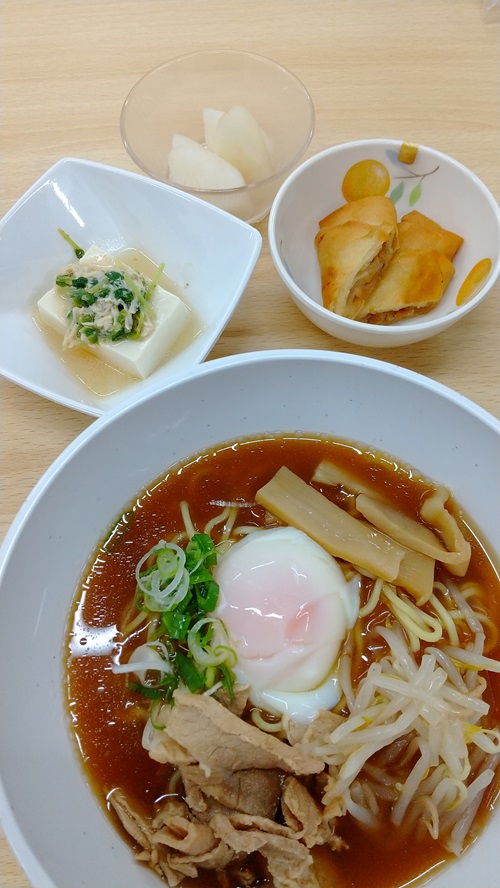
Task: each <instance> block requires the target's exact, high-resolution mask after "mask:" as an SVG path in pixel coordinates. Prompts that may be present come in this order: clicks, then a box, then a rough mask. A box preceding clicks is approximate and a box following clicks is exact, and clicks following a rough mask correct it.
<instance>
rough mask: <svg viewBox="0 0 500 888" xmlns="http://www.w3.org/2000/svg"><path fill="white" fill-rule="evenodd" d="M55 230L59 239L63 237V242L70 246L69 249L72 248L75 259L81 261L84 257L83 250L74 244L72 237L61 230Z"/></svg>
mask: <svg viewBox="0 0 500 888" xmlns="http://www.w3.org/2000/svg"><path fill="white" fill-rule="evenodd" d="M57 230H58V232H59V234H60V235H61V237H63V238H64V240H65V241H66V242H67V243H68V244H69V245H70V247H72V248H73V250H74V251H75V256H76V258H77V259H81V258H82V256H85V250H82V248H81V247H79V246H78V244H76V243H75V241H74V240H73V238H72V237H70V236H69V234H67V233H66V232H65V231H64V230H63V229H62V228H58V229H57Z"/></svg>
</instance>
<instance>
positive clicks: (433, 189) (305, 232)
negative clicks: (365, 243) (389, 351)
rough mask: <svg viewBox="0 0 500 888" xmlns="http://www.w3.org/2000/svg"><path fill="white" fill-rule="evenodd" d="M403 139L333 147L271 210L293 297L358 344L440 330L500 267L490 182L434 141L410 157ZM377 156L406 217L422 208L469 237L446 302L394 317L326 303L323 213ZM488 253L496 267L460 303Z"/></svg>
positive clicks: (272, 240) (478, 297)
mask: <svg viewBox="0 0 500 888" xmlns="http://www.w3.org/2000/svg"><path fill="white" fill-rule="evenodd" d="M401 145H402V143H401V142H400V141H397V140H394V139H371V140H362V141H358V142H348V143H345V144H342V145H336V146H335V147H332V148H327V149H326V150H325V151H322V152H320V153H319V154H316V155H314V156H313V157H311V158H309V159H308V160H306V161H305V162H304V163H302V164H301V165H300V166H299V167H297V168H296V169H295V170H294V171H293V172H292V173H291V175H290V176H289V177H288V178H287V179H286V180H285V182H284V183H283V185H282V186H281V188H280V190H279V191H278V193H277V195H276V198H275V200H274V202H273V206H272V208H271V213H270V216H269V244H270V249H271V255H272V258H273V262H274V265H275V267H276V270H277V272H278V274H279V276H280V277H281V279H282V281H283V282H284V284H285V286H286V287H287V289H288V290H289V292H290V296H291V298H292V300H293V301H294V302H295V304H296V305H297V307H298V308H299V309H300V310H301V311H302V312H303V314H304V315H305V316H306V317H307V318H308V319H309V320H310V321H311V322H312V323H313V324H315V325H316V326H317V327H319V328H320V330H324V332H325V333H329V334H330V336H336V337H337V338H338V339H343V340H345V341H346V342H351V343H353V344H354V345H362V346H368V347H370V346H371V347H373V348H380V347H390V346H402V345H409V344H411V343H413V342H419V341H420V340H422V339H427V338H428V337H429V336H435V335H436V334H437V333H440V332H442V331H443V330H446V329H447V328H448V327H450V326H451V325H452V324H455V323H456V322H457V321H459V320H461V319H462V318H464V317H465V316H466V315H467V314H468V313H469V312H471V311H472V310H473V309H474V308H476V306H477V305H479V303H480V302H482V301H483V299H484V298H485V297H486V296H487V294H488V293H489V291H490V290H491V288H492V287H493V284H494V283H495V281H496V279H497V277H498V275H499V273H500V210H499V208H498V204H497V202H496V201H495V199H494V197H493V196H492V194H491V193H490V192H489V191H488V189H487V188H486V186H485V185H484V184H483V182H481V180H480V179H478V177H477V176H476V175H475V174H474V173H472V172H471V171H470V170H469V169H467V167H465V166H463V164H461V163H459V162H458V161H456V160H454V159H453V158H451V157H449V156H447V155H446V154H442V153H441V152H440V151H436V150H435V149H433V148H427V147H424V146H420V147H419V148H418V153H417V156H416V159H415V161H414V162H413V163H411V164H406V163H402V162H401V161H399V160H398V154H399V150H400V148H401ZM371 160H374V161H377V162H378V163H381V164H383V165H384V166H385V168H386V171H387V173H388V175H389V177H390V182H388V183H387V191H386V192H385V193H386V196H388V197H390V198H391V199H392V201H393V203H394V204H395V207H396V210H397V216H398V220H400V219H401V217H402V216H403V215H405V214H406V213H408V212H410V211H411V210H418V211H419V212H420V213H422V214H424V215H426V216H429V217H430V218H431V219H433V220H434V221H435V222H437V223H438V224H439V225H441V226H442V227H443V228H446V229H448V230H450V231H453V232H455V233H457V234H459V235H461V236H462V237H463V238H464V243H463V244H462V246H461V247H460V249H459V251H458V253H457V254H456V256H455V258H454V260H453V264H454V266H455V275H454V277H453V278H452V280H451V282H450V283H449V285H448V287H447V288H446V291H445V293H444V295H443V297H442V299H441V301H440V302H439V303H438V305H437V306H435V307H434V308H433V309H432V311H430V312H428V313H427V314H421V315H416V316H415V317H412V318H407V319H405V320H401V321H398V322H397V323H395V324H392V325H377V324H369V323H363V322H362V321H355V320H350V319H349V318H344V317H341V316H340V315H338V314H334V313H333V312H332V311H329V310H328V309H327V308H324V306H323V302H322V296H321V279H320V269H319V263H318V257H317V253H316V247H315V243H314V237H315V234H316V232H317V231H318V224H319V220H320V219H323V218H324V217H325V216H327V215H328V214H329V213H331V212H332V210H335V209H337V207H340V206H341V205H342V204H344V203H345V202H346V199H345V197H344V196H343V193H342V182H343V179H344V176H345V175H346V173H347V172H348V170H350V169H351V167H353V166H354V164H357V163H359V162H361V161H365V162H366V161H371ZM378 193H380V192H378ZM483 260H486V261H487V260H489V261H490V262H491V265H490V268H489V270H488V271H487V273H486V275H485V276H484V278H483V279H482V280H481V281H480V283H479V285H478V286H477V287H476V289H475V290H474V291H473V292H472V293H471V294H470V296H469V298H467V299H464V301H463V302H461V304H457V297H458V294H459V291H460V288H461V287H462V284H464V281H465V279H466V278H467V276H468V275H469V273H470V272H471V271H472V269H474V268H475V267H477V265H478V263H480V262H481V261H483ZM460 298H461V297H460Z"/></svg>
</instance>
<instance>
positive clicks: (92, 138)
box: [0, 0, 500, 888]
mask: <svg viewBox="0 0 500 888" xmlns="http://www.w3.org/2000/svg"><path fill="white" fill-rule="evenodd" d="M486 6H487V3H486V0H459V2H457V0H379V2H375V0H272V2H269V0H246V2H245V0H211V2H208V0H180V2H177V0H107V2H103V0H96V2H93V0H87V2H84V0H82V2H74V0H59V2H56V0H45V2H42V0H39V2H29V0H3V3H2V4H1V6H0V17H1V22H0V24H1V35H2V37H1V39H2V43H3V47H2V53H1V65H2V68H1V85H2V100H1V112H2V142H1V146H2V147H1V151H2V183H1V184H2V191H1V207H0V211H1V213H2V215H3V213H5V212H6V211H7V210H8V209H9V208H10V207H11V206H12V204H13V203H14V202H15V201H16V200H17V199H18V198H19V197H20V196H21V195H22V194H23V193H24V191H25V190H26V189H27V188H28V187H29V186H30V185H31V184H32V183H33V182H34V181H35V180H36V179H37V178H38V177H39V176H40V175H41V174H42V173H43V172H44V171H45V170H46V169H48V168H49V167H50V166H51V165H52V164H53V163H54V162H55V161H57V160H58V159H60V158H61V157H66V156H73V157H81V158H85V159H89V160H94V161H102V162H103V163H107V164H112V165H115V166H117V167H121V168H123V169H128V170H135V167H134V164H133V162H132V161H131V160H130V159H129V157H128V155H127V153H126V151H125V149H124V148H123V146H122V143H121V140H120V133H119V115H120V109H121V106H122V103H123V101H124V99H125V97H126V95H127V94H128V92H129V90H130V89H131V87H132V86H133V84H134V83H135V82H136V80H138V78H139V77H141V76H142V74H144V73H145V72H146V71H147V70H149V69H150V68H152V67H154V66H156V65H158V64H160V63H161V62H163V61H165V60H167V59H169V58H172V57H174V56H176V55H180V54H182V53H185V52H190V51H192V50H197V49H203V48H225V47H231V48H239V49H243V50H248V51H251V52H256V53H259V54H261V55H265V56H269V57H271V58H274V59H276V60H277V61H279V62H281V63H282V64H283V65H285V66H286V67H288V68H290V69H291V70H292V71H294V72H295V73H296V74H297V75H298V76H299V77H300V78H301V79H302V80H303V82H304V83H305V84H306V86H307V87H308V89H309V91H310V93H311V95H312V98H313V100H314V104H315V108H316V115H317V122H316V131H315V134H314V137H313V140H312V143H311V145H310V148H309V151H308V155H312V154H314V153H316V152H318V151H320V150H322V149H323V148H326V147H328V146H330V145H333V144H336V143H339V142H344V141H349V140H352V139H359V138H377V137H384V136H386V137H390V138H396V139H404V140H407V141H412V142H416V143H420V144H423V145H431V146H433V147H435V148H437V149H439V150H441V151H443V152H445V153H448V154H451V155H453V156H454V157H455V158H456V159H457V160H459V161H461V162H462V163H464V164H466V165H467V166H469V167H470V168H472V169H473V170H474V171H475V172H476V173H477V174H478V175H479V177H480V178H481V179H482V180H483V182H484V183H485V184H486V185H487V186H488V188H489V189H490V190H491V191H492V192H493V194H494V195H495V196H496V197H497V198H498V196H499V195H500V165H499V163H498V159H499V157H500V153H499V149H500V131H499V119H500V118H499V89H498V87H499V83H498V81H499V76H498V75H499V69H498V45H499V43H498V38H499V22H498V19H497V18H496V17H494V16H491V15H486V14H485V7H486ZM258 228H259V230H260V232H261V234H262V236H263V249H262V253H261V256H260V258H259V261H258V263H257V266H256V268H255V271H254V274H253V276H252V278H251V280H250V283H249V284H248V287H247V290H246V292H245V294H244V296H243V299H242V301H241V303H240V305H239V306H238V308H237V310H236V312H235V314H234V316H233V318H232V320H231V321H230V323H229V325H228V326H227V328H226V330H225V332H224V333H223V335H222V336H221V338H220V340H219V341H218V343H217V344H216V346H215V347H214V349H213V351H212V353H211V354H210V356H209V359H210V358H216V357H221V356H224V355H229V354H232V353H240V352H245V351H251V350H259V349H266V348H286V347H291V348H298V347H304V348H322V349H327V350H335V351H342V352H346V351H356V352H358V353H359V354H362V355H369V356H371V357H375V358H379V359H382V360H385V361H389V362H391V363H394V364H400V365H402V366H403V367H406V368H409V369H411V370H414V371H418V372H419V373H422V374H425V375H426V376H430V377H433V378H434V379H437V380H439V381H440V382H442V383H444V384H446V385H448V386H449V387H451V388H452V389H455V390H456V391H459V392H461V393H462V394H464V395H466V396H467V397H469V398H471V399H472V400H473V401H475V402H476V403H478V404H480V405H481V406H482V407H484V408H485V409H486V410H488V411H489V412H490V413H492V414H494V415H495V416H500V386H499V381H500V360H499V344H500V333H499V331H500V317H499V313H500V283H497V285H496V286H495V288H494V290H493V291H492V292H491V294H490V295H489V297H488V298H487V299H486V300H485V302H484V303H483V304H482V305H481V306H480V307H479V308H478V309H477V310H476V311H475V312H473V313H472V314H471V315H469V316H468V317H467V318H466V319H464V320H463V321H462V322H460V323H459V324H457V325H456V326H455V327H453V328H452V329H451V330H450V331H448V332H445V333H442V334H440V335H439V336H437V337H435V338H433V339H429V340H427V341H426V342H422V343H418V344H416V345H412V346H409V347H406V348H404V349H402V348H394V349H380V350H377V351H375V350H372V349H365V348H360V347H359V348H358V347H355V346H351V345H348V344H346V343H342V342H340V341H339V340H336V339H332V338H331V337H329V336H327V335H326V334H325V333H322V332H321V331H320V330H318V329H316V327H314V326H313V325H312V324H310V323H309V321H307V320H306V319H305V318H304V317H303V315H302V314H301V313H300V312H299V311H298V310H297V309H296V308H295V306H294V305H293V304H292V303H291V301H290V299H289V297H288V296H287V293H286V290H285V288H284V286H283V284H282V283H281V281H280V279H279V278H278V275H277V273H276V272H275V270H274V268H273V265H272V262H271V258H270V254H269V249H268V243H267V223H266V221H264V222H261V223H259V225H258ZM0 387H1V388H0V398H1V401H0V411H1V412H0V417H1V419H0V424H1V450H0V454H1V473H0V483H1V492H0V502H1V527H0V533H1V536H2V537H3V535H4V534H5V531H6V530H7V527H8V526H9V524H10V522H11V521H12V519H13V517H14V515H15V514H16V512H17V510H18V509H19V507H20V506H21V504H22V502H23V500H24V498H25V497H26V495H27V494H28V492H29V491H30V489H31V488H32V486H33V485H34V483H35V482H36V481H37V480H38V478H39V477H40V475H41V474H42V473H43V471H44V470H45V469H46V468H47V466H49V464H50V463H51V462H52V460H53V459H54V458H55V457H56V456H57V455H58V454H59V453H60V452H61V451H62V450H63V448H64V447H65V446H66V445H67V444H69V443H70V441H72V440H73V439H74V438H75V437H76V436H77V435H78V434H79V433H80V432H81V431H83V430H84V429H85V428H86V427H87V426H88V425H89V424H90V423H91V422H92V421H93V420H92V418H91V417H89V416H87V415H84V414H80V413H76V412H72V411H71V410H68V409H66V408H65V407H61V406H58V405H56V404H53V403H51V402H49V401H45V400H43V399H41V398H40V397H38V396H37V395H34V394H32V393H31V392H28V391H25V390H24V389H21V388H19V387H17V386H15V385H13V384H12V383H10V382H8V381H5V380H1V381H0ZM6 717H8V714H6V713H1V714H0V720H1V719H4V718H6ZM0 730H1V728H0ZM29 885H30V883H29V881H28V880H27V878H26V876H25V875H24V874H23V872H22V870H21V869H20V867H19V866H18V864H17V862H16V861H15V859H14V856H13V855H12V853H11V851H10V847H9V844H8V842H7V840H6V839H5V838H4V836H3V834H2V833H0V886H1V888H29ZM58 888H66V886H63V885H61V886H58Z"/></svg>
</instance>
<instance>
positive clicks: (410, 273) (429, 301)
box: [358, 248, 455, 324]
mask: <svg viewBox="0 0 500 888" xmlns="http://www.w3.org/2000/svg"><path fill="white" fill-rule="evenodd" d="M454 273H455V269H454V267H453V265H452V263H451V262H450V260H449V259H448V258H447V257H446V256H445V255H444V254H443V253H441V252H440V251H439V250H408V249H403V248H400V249H398V250H396V252H395V253H394V255H393V257H392V259H391V261H390V263H389V265H388V266H387V268H386V269H385V271H384V272H383V273H382V275H381V276H380V278H379V280H378V282H377V284H376V286H375V288H374V290H373V291H372V293H371V294H370V296H369V297H368V299H367V300H366V301H365V302H364V304H363V306H362V309H361V310H360V312H359V314H358V320H359V321H368V322H371V323H374V324H392V323H393V322H394V321H399V320H402V319H403V318H409V317H413V315H417V314H424V313H425V312H428V311H430V310H431V308H434V306H435V305H437V303H438V302H439V300H440V299H441V297H442V295H443V293H444V291H445V289H446V287H447V286H448V284H449V282H450V281H451V279H452V277H453V275H454Z"/></svg>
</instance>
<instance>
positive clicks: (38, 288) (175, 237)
mask: <svg viewBox="0 0 500 888" xmlns="http://www.w3.org/2000/svg"><path fill="white" fill-rule="evenodd" d="M58 228H62V229H63V230H64V231H66V232H67V233H68V234H69V235H70V236H71V237H72V238H73V240H74V241H75V242H76V243H77V244H78V245H80V246H81V247H82V248H83V249H87V248H88V247H89V246H90V245H91V244H96V245H97V246H99V247H102V248H103V249H104V250H105V251H107V252H112V253H115V252H121V251H123V250H126V249H129V248H133V249H136V250H139V251H141V252H142V253H145V254H146V256H148V257H149V258H150V259H152V260H153V262H155V263H156V264H160V263H161V262H163V263H165V272H166V273H167V274H168V276H169V278H170V279H171V280H172V281H173V282H174V283H175V287H176V292H177V294H178V295H180V296H181V298H184V299H185V301H186V302H187V303H188V305H189V306H190V307H191V308H192V309H193V311H194V312H195V314H196V316H197V318H198V319H199V322H200V325H199V326H200V328H201V329H200V331H199V332H198V334H197V335H196V336H195V338H193V339H191V340H190V341H188V342H187V343H186V346H185V347H184V348H182V350H180V351H179V352H178V353H175V354H173V355H172V357H171V358H169V359H167V360H166V362H165V363H164V364H163V365H162V366H160V367H159V368H158V369H157V370H156V371H155V372H154V373H152V374H151V376H150V377H148V379H145V380H133V381H132V382H131V383H130V385H128V386H127V387H126V388H122V389H121V390H120V391H116V392H114V393H113V394H107V395H105V396H100V395H96V394H95V393H93V392H92V391H91V390H90V389H89V388H87V387H86V386H85V385H84V384H83V383H82V382H81V381H80V379H79V378H78V377H77V375H76V374H75V373H74V372H73V370H72V369H71V368H70V367H68V366H67V364H66V362H65V361H63V360H61V358H60V357H59V356H58V354H57V351H56V350H55V349H54V348H53V347H52V345H51V344H50V342H49V340H48V337H47V336H46V335H45V334H44V333H43V332H42V331H41V330H40V329H39V327H38V326H37V323H36V321H35V319H36V317H37V311H36V302H37V300H38V299H39V298H40V297H41V296H43V294H44V293H45V292H46V291H47V290H49V289H50V288H51V286H53V283H54V278H55V276H56V274H57V273H58V272H59V271H61V269H63V268H64V267H65V266H66V265H67V264H68V263H69V262H72V261H73V260H74V259H75V257H74V254H73V252H72V250H71V247H70V246H69V245H68V244H67V243H66V241H65V240H64V239H63V238H62V237H61V235H60V234H59V232H58ZM261 245H262V238H261V235H260V234H259V232H258V231H257V230H256V229H254V228H252V227H251V226H250V225H247V224H246V223H245V222H242V221H240V220H239V219H236V218H235V217H234V216H230V215H229V214H227V213H224V212H222V211H221V210H219V209H217V208H216V207H214V206H212V205H210V204H208V203H206V202H205V201H202V200H199V199H198V198H195V197H192V196H191V195H188V194H186V193H184V192H182V191H179V190H177V189H175V188H172V187H170V186H168V185H164V184H161V183H159V182H155V181H152V180H150V179H147V178H146V177H145V176H142V175H139V174H136V173H129V172H127V171H125V170H120V169H116V168H114V167H110V166H105V165H103V164H98V163H93V162H91V161H85V160H79V159H76V158H63V159H62V160H60V161H58V162H57V163H56V164H55V165H54V166H53V167H51V168H50V169H49V170H47V172H46V173H45V174H44V175H43V176H41V178H40V179H38V181H37V182H35V184H34V185H32V187H31V188H30V189H29V190H28V191H27V192H26V194H25V195H24V196H23V197H22V198H20V200H19V201H17V203H16V204H15V205H14V206H13V207H12V208H11V209H10V210H9V212H8V213H7V214H6V215H5V216H4V218H3V219H2V220H1V221H0V373H1V374H2V375H3V376H5V377H6V378H7V379H10V380H11V381H12V382H15V383H17V385H20V386H23V387H24V388H27V389H30V390H31V391H33V392H36V393H37V394H39V395H41V396H42V397H44V398H48V399H50V400H52V401H57V402H58V403H60V404H64V405H65V406H67V407H70V408H73V409H74V410H79V411H81V412H83V413H89V414H92V415H94V416H98V415H100V414H102V413H106V412H108V411H109V410H111V409H113V408H114V407H116V406H117V405H118V404H121V403H122V402H123V401H125V400H129V399H130V398H133V399H135V398H140V397H142V396H143V394H145V393H146V392H149V391H152V390H155V389H160V388H161V387H162V386H163V385H164V384H166V383H167V382H169V381H171V380H172V379H174V378H177V377H179V376H183V375H184V374H186V373H188V372H189V371H190V370H191V369H192V368H193V367H194V366H196V365H197V364H199V363H200V362H201V361H203V360H204V358H205V357H206V355H207V354H208V352H209V351H210V349H211V348H212V347H213V345H214V344H215V342H216V341H217V339H218V337H219V336H220V334H221V332H222V330H223V329H224V327H225V325H226V324H227V322H228V320H229V318H230V317H231V314H232V313H233V311H234V309H235V308H236V305H237V304H238V301H239V299H240V298H241V296H242V294H243V291H244V289H245V287H246V284H247V282H248V279H249V278H250V275H251V273H252V271H253V269H254V266H255V263H256V262H257V259H258V257H259V253H260V249H261Z"/></svg>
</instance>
